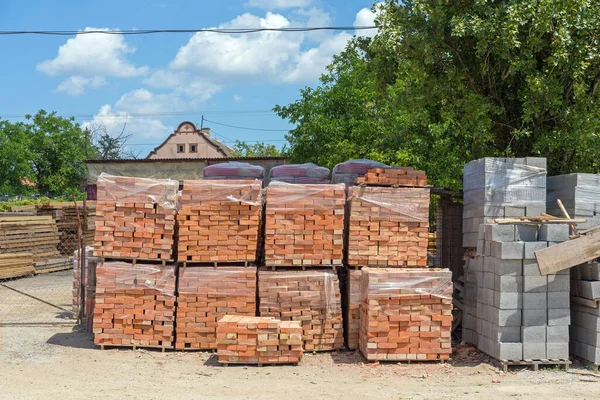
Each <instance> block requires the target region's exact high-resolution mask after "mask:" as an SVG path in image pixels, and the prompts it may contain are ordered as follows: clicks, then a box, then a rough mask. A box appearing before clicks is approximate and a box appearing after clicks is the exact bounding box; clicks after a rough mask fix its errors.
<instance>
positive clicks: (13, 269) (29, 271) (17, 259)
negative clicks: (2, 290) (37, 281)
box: [0, 253, 35, 279]
mask: <svg viewBox="0 0 600 400" xmlns="http://www.w3.org/2000/svg"><path fill="white" fill-rule="evenodd" d="M34 273H35V267H34V266H33V258H32V255H31V253H9V254H0V279H10V278H19V277H22V276H27V275H33V274H34Z"/></svg>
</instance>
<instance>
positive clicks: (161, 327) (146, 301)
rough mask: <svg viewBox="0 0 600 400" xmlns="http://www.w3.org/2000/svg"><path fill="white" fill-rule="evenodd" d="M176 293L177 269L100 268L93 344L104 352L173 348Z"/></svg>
mask: <svg viewBox="0 0 600 400" xmlns="http://www.w3.org/2000/svg"><path fill="white" fill-rule="evenodd" d="M174 293H175V266H174V265H165V266H163V265H160V264H141V263H138V264H131V263H127V262H121V261H112V262H104V263H101V264H98V266H97V267H96V302H95V306H94V319H93V332H94V343H95V344H97V345H100V346H101V347H102V348H103V347H104V346H126V347H133V348H135V347H155V348H162V349H168V348H173V343H174V339H175V338H174V321H175V296H174Z"/></svg>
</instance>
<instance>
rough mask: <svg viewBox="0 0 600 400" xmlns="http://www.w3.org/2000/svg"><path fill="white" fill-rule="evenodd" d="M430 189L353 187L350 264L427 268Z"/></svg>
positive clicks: (349, 241)
mask: <svg viewBox="0 0 600 400" xmlns="http://www.w3.org/2000/svg"><path fill="white" fill-rule="evenodd" d="M429 197H430V196H429V189H428V188H392V187H374V186H367V187H360V186H355V187H350V188H349V189H348V199H349V204H350V209H349V212H350V215H349V218H348V220H349V227H348V229H349V232H348V265H351V266H389V267H426V266H427V238H428V227H429Z"/></svg>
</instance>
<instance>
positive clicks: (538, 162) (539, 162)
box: [525, 157, 546, 172]
mask: <svg viewBox="0 0 600 400" xmlns="http://www.w3.org/2000/svg"><path fill="white" fill-rule="evenodd" d="M525 164H527V166H529V167H535V168H540V169H541V171H540V172H544V171H543V170H545V169H546V158H545V157H525Z"/></svg>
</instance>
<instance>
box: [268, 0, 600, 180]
mask: <svg viewBox="0 0 600 400" xmlns="http://www.w3.org/2000/svg"><path fill="white" fill-rule="evenodd" d="M377 25H378V27H379V33H378V35H377V36H376V37H375V38H374V39H373V40H372V41H371V40H366V39H355V40H353V41H351V43H350V44H349V46H348V48H347V49H346V50H345V51H344V52H343V53H342V54H340V55H339V56H337V57H335V59H334V61H333V63H332V65H330V67H329V68H328V70H327V72H326V74H324V75H323V77H322V78H321V84H320V85H319V87H317V88H315V89H311V88H307V89H304V90H303V91H302V92H301V98H300V99H299V100H298V101H296V102H295V103H292V104H290V105H288V106H285V107H280V106H278V107H276V108H275V110H276V111H277V112H278V113H279V115H280V116H282V117H283V118H286V119H288V120H290V122H293V123H296V124H297V128H296V129H294V130H292V131H291V132H290V134H289V136H288V140H289V142H290V150H289V151H290V158H291V159H293V160H295V161H307V160H310V161H315V162H317V163H320V164H323V165H327V166H332V164H334V163H335V162H336V161H337V160H336V157H337V159H339V160H341V159H345V158H352V157H370V158H373V159H377V160H380V161H384V162H389V163H397V164H410V165H414V166H416V167H419V168H424V169H426V170H427V172H428V174H429V176H430V177H431V178H432V182H433V183H434V184H437V185H441V186H447V187H453V188H459V187H460V185H461V180H462V167H463V165H464V164H465V163H466V162H468V161H470V160H472V159H476V158H480V157H483V156H515V157H522V156H528V155H536V156H544V157H548V165H549V170H550V171H549V172H550V173H552V174H557V173H568V172H574V171H578V172H599V171H600V161H599V160H600V138H599V136H598V133H599V129H600V125H599V122H598V121H599V117H600V107H599V106H600V104H599V100H598V86H599V83H600V52H599V48H598V45H599V40H600V39H599V37H598V32H600V2H593V1H589V0H587V1H586V0H537V1H528V0H511V1H485V0H461V1H439V0H406V1H402V2H398V1H392V0H387V1H386V2H385V3H384V4H383V5H382V6H381V8H380V10H379V16H378V18H377Z"/></svg>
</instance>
